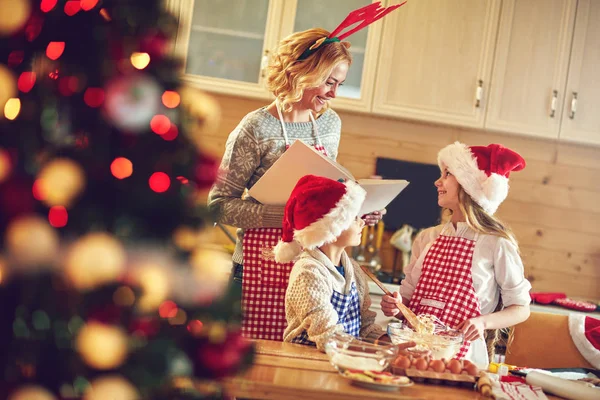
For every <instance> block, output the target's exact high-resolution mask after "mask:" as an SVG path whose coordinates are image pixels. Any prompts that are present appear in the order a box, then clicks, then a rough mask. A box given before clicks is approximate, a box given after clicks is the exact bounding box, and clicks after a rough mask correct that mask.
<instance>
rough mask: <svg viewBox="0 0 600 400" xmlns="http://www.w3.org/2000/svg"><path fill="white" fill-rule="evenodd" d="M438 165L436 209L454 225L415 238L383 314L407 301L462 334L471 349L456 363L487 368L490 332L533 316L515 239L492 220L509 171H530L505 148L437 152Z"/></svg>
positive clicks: (505, 191) (456, 148) (455, 147)
mask: <svg viewBox="0 0 600 400" xmlns="http://www.w3.org/2000/svg"><path fill="white" fill-rule="evenodd" d="M438 164H439V167H440V171H441V177H440V178H439V179H438V180H437V181H435V186H436V188H437V192H438V204H439V206H440V207H443V208H445V209H448V210H449V211H450V215H451V218H450V221H448V222H447V223H445V224H442V225H439V226H435V227H432V228H428V229H426V230H424V231H422V232H421V233H420V234H419V235H418V236H417V238H416V239H415V241H414V243H413V247H412V256H411V260H410V262H409V264H408V265H407V266H406V267H405V268H404V272H405V274H406V278H405V279H404V280H403V281H402V283H401V285H400V291H399V293H394V297H391V296H384V297H383V299H382V301H381V308H382V310H383V312H384V314H385V315H386V316H393V315H398V313H399V311H400V310H399V309H398V308H397V306H396V301H397V298H398V297H399V296H401V297H402V302H403V303H404V304H405V305H407V306H408V307H409V308H410V309H412V310H413V311H414V312H415V313H416V314H432V315H434V316H436V317H438V318H439V319H440V320H441V321H442V322H444V324H446V325H447V326H450V327H452V328H456V329H459V330H461V331H462V332H463V333H464V337H465V342H464V343H463V346H462V348H461V350H460V352H459V353H458V354H457V356H456V357H457V358H462V357H464V358H466V359H469V360H470V361H472V362H474V363H475V364H477V365H478V366H479V367H481V368H487V366H488V363H489V357H488V351H487V347H486V343H485V340H484V333H485V331H486V330H488V329H490V330H497V329H501V328H506V327H510V326H513V325H516V324H518V323H520V322H522V321H525V320H526V319H527V318H528V317H529V303H530V301H531V300H530V296H529V290H530V289H531V284H530V283H529V281H528V280H527V279H525V276H524V272H523V263H522V261H521V257H520V255H519V248H518V244H517V240H516V238H515V236H514V234H513V233H512V232H511V231H510V230H509V229H508V227H506V226H505V225H504V224H503V223H502V222H501V221H500V220H499V219H498V218H496V217H494V212H495V211H496V209H497V208H498V206H499V205H500V203H502V201H503V200H504V199H505V198H506V196H507V194H508V177H509V174H510V172H512V171H520V170H522V169H523V168H525V160H524V159H523V158H522V157H521V156H520V155H519V154H517V153H516V152H514V151H512V150H510V149H508V148H506V147H503V146H501V145H499V144H491V145H489V146H472V147H468V146H466V145H464V144H462V143H459V142H456V143H454V144H451V145H449V146H447V147H445V148H443V149H442V150H441V151H440V152H439V154H438ZM496 333H497V331H496Z"/></svg>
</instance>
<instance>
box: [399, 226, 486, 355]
mask: <svg viewBox="0 0 600 400" xmlns="http://www.w3.org/2000/svg"><path fill="white" fill-rule="evenodd" d="M474 249H475V241H474V240H469V239H465V238H462V237H456V236H445V235H440V236H439V237H438V238H437V239H436V240H435V242H433V244H432V245H431V248H430V249H429V251H428V252H427V255H426V256H425V260H424V261H423V272H422V273H421V277H420V278H419V282H417V287H416V288H415V291H414V293H413V295H412V297H411V299H410V303H409V305H408V306H409V308H410V309H411V310H413V311H414V313H415V314H417V315H419V314H432V315H435V316H436V317H438V318H439V319H440V320H441V321H442V322H444V323H445V324H446V325H448V326H450V327H452V328H453V327H455V326H457V325H458V324H460V323H461V322H463V321H464V320H466V319H470V318H474V317H477V316H479V315H481V306H480V304H479V300H478V299H477V296H476V295H475V289H474V288H473V278H472V276H471V265H472V259H473V250H474ZM469 344H470V343H469V342H467V341H465V342H464V343H463V345H462V347H461V349H460V351H459V352H458V354H457V355H456V357H455V358H458V359H461V358H463V357H464V356H465V354H467V351H468V350H469Z"/></svg>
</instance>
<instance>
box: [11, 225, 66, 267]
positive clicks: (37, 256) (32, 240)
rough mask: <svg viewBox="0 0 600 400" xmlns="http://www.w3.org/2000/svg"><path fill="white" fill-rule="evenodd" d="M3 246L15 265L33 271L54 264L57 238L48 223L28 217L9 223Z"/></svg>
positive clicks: (57, 244) (57, 243)
mask: <svg viewBox="0 0 600 400" xmlns="http://www.w3.org/2000/svg"><path fill="white" fill-rule="evenodd" d="M5 245H6V249H7V250H8V254H9V255H10V257H11V258H12V259H13V260H14V261H15V264H17V265H19V266H22V267H24V268H26V269H28V270H35V269H38V268H39V267H42V266H48V265H51V264H53V263H54V260H55V257H56V255H57V253H58V246H59V238H58V234H57V233H56V231H55V230H54V228H52V227H51V226H50V224H49V223H48V221H46V220H44V219H42V218H40V217H37V216H33V215H29V216H23V217H19V218H17V219H15V220H14V221H13V222H11V223H10V225H9V226H8V228H7V230H6V235H5Z"/></svg>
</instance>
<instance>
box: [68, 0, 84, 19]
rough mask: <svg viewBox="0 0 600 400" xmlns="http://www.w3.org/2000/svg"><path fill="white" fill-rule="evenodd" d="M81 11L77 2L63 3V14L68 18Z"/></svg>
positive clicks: (75, 0) (71, 0)
mask: <svg viewBox="0 0 600 400" xmlns="http://www.w3.org/2000/svg"><path fill="white" fill-rule="evenodd" d="M79 11H81V3H80V1H79V0H69V1H67V2H66V3H65V14H67V15H68V16H69V17H72V16H73V15H75V14H77V13H78V12H79Z"/></svg>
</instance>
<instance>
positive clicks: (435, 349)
mask: <svg viewBox="0 0 600 400" xmlns="http://www.w3.org/2000/svg"><path fill="white" fill-rule="evenodd" d="M387 331H388V335H389V336H390V339H391V341H392V343H394V344H400V343H406V342H410V341H413V342H415V343H417V346H415V347H414V348H412V349H407V351H409V352H410V351H415V352H420V353H422V352H423V351H431V356H432V357H433V359H436V360H440V359H442V358H444V359H446V360H450V359H451V358H453V357H454V356H455V355H456V354H457V353H458V351H459V350H460V347H461V346H462V343H463V340H464V335H463V334H462V332H460V331H457V330H456V329H450V328H448V329H445V330H437V331H436V332H435V333H417V332H415V331H414V330H413V329H412V328H411V327H410V326H408V325H407V324H406V323H405V322H391V323H389V324H388V329H387Z"/></svg>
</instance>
